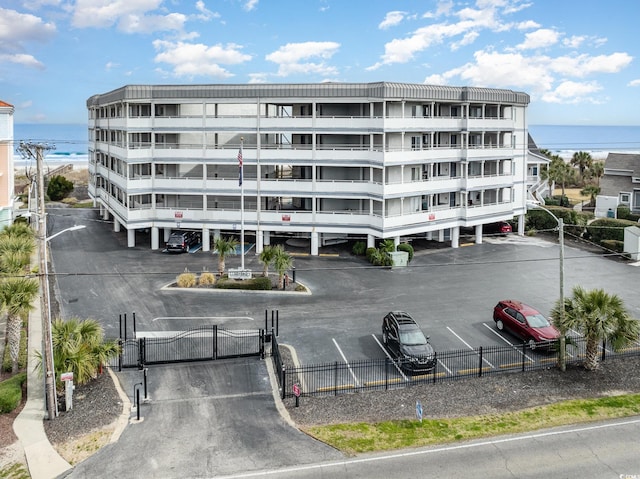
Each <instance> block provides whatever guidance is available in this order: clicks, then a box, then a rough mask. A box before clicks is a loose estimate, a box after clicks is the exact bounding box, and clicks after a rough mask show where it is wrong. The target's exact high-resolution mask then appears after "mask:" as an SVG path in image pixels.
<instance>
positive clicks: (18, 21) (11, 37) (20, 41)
mask: <svg viewBox="0 0 640 479" xmlns="http://www.w3.org/2000/svg"><path fill="white" fill-rule="evenodd" d="M55 33H56V26H55V24H54V23H50V22H44V21H43V20H42V19H41V18H40V17H37V16H35V15H31V14H29V13H19V12H16V11H15V10H8V9H5V8H0V51H4V52H20V51H22V50H23V49H24V48H23V45H24V43H25V42H30V41H38V42H45V41H47V40H49V39H50V38H52V37H53V36H54V35H55Z"/></svg>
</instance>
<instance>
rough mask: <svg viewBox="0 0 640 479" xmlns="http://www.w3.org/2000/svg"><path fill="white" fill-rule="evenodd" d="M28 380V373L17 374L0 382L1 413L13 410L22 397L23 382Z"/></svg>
mask: <svg viewBox="0 0 640 479" xmlns="http://www.w3.org/2000/svg"><path fill="white" fill-rule="evenodd" d="M26 380H27V373H20V374H16V375H15V376H13V377H12V378H10V379H7V380H6V381H2V382H1V383H0V413H7V412H11V411H13V410H14V409H15V408H17V407H18V405H19V404H20V400H21V399H22V384H23V383H24V382H25V381H26Z"/></svg>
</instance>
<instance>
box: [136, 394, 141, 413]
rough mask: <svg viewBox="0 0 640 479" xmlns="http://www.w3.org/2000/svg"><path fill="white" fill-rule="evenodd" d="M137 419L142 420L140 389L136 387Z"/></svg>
mask: <svg viewBox="0 0 640 479" xmlns="http://www.w3.org/2000/svg"><path fill="white" fill-rule="evenodd" d="M136 419H137V420H138V421H139V420H140V389H136Z"/></svg>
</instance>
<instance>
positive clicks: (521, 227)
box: [518, 215, 526, 236]
mask: <svg viewBox="0 0 640 479" xmlns="http://www.w3.org/2000/svg"><path fill="white" fill-rule="evenodd" d="M525 219H526V215H518V236H524V222H525Z"/></svg>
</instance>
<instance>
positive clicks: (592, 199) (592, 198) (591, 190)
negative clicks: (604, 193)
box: [580, 185, 600, 206]
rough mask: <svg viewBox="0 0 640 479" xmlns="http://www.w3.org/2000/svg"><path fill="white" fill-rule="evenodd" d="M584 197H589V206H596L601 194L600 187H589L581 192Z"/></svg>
mask: <svg viewBox="0 0 640 479" xmlns="http://www.w3.org/2000/svg"><path fill="white" fill-rule="evenodd" d="M580 194H581V195H582V196H588V197H589V206H595V205H596V196H598V195H599V194H600V187H599V186H597V185H587V186H585V187H584V188H582V190H580Z"/></svg>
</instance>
